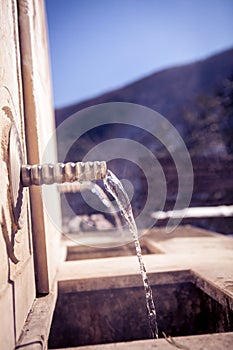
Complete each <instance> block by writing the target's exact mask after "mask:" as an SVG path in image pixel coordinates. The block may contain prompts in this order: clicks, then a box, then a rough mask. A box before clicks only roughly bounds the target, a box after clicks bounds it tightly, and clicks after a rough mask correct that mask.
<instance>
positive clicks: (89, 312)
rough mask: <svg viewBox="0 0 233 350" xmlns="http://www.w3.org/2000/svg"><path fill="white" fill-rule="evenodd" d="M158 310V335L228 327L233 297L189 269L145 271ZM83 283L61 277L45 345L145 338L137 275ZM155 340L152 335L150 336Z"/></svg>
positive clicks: (143, 307)
mask: <svg viewBox="0 0 233 350" xmlns="http://www.w3.org/2000/svg"><path fill="white" fill-rule="evenodd" d="M150 281H151V285H152V290H153V295H154V300H155V303H156V309H157V314H158V325H159V330H160V331H159V336H160V337H163V333H162V332H164V333H165V334H166V335H167V336H172V337H178V336H189V335H200V334H210V333H220V332H230V331H231V330H232V329H233V310H232V305H231V304H232V303H231V300H230V298H229V296H228V295H226V294H224V293H223V292H222V291H221V290H218V291H217V290H216V288H215V287H213V286H212V285H211V284H208V282H207V281H204V280H203V279H201V278H200V277H199V276H198V275H196V274H195V273H194V272H192V271H190V270H183V271H173V272H162V273H155V274H151V275H150ZM92 285H93V286H95V288H94V289H92V288H90V284H88V283H85V281H84V282H83V284H82V288H81V290H78V291H77V281H75V280H74V281H73V283H71V282H69V283H68V284H66V283H62V284H61V288H60V290H59V291H58V299H57V305H56V308H55V312H54V317H53V321H52V327H51V332H50V338H49V348H50V349H54V348H56V349H57V348H67V347H78V346H83V345H94V344H105V343H117V342H126V341H127V342H128V341H134V340H142V339H150V338H151V334H150V329H149V326H148V320H147V316H146V305H145V295H144V290H143V287H142V283H141V280H140V278H135V276H133V275H132V276H130V275H129V276H124V277H123V278H120V277H118V278H117V280H116V279H114V280H113V279H112V278H111V277H110V278H107V279H105V280H104V281H103V284H102V285H103V286H104V287H103V288H102V287H101V283H100V282H99V280H96V281H94V280H93V281H92ZM155 341H156V340H155Z"/></svg>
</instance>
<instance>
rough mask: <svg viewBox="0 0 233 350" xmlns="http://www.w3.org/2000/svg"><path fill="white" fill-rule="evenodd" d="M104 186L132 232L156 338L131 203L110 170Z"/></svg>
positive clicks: (150, 319)
mask: <svg viewBox="0 0 233 350" xmlns="http://www.w3.org/2000/svg"><path fill="white" fill-rule="evenodd" d="M103 181H104V186H105V188H106V189H107V191H108V192H109V193H110V194H111V195H112V196H113V197H114V199H115V200H116V202H117V204H118V206H119V208H120V211H121V214H122V216H123V218H124V219H125V221H126V222H127V224H128V226H129V230H130V231H131V232H132V234H133V240H134V244H135V248H136V253H137V257H138V261H139V265H140V271H141V275H142V281H143V285H144V289H145V293H146V306H147V313H148V319H149V324H150V328H151V331H152V335H153V337H154V338H158V325H157V319H156V310H155V305H154V301H153V296H152V290H151V287H150V284H149V280H148V277H147V274H146V269H145V265H144V262H143V259H142V252H141V247H140V243H139V239H138V230H137V226H136V223H135V220H134V217H133V212H132V208H131V204H130V201H129V198H128V196H127V193H126V192H125V190H124V188H123V186H122V184H121V182H120V180H118V178H117V177H116V176H115V175H114V174H113V173H112V172H111V171H110V170H108V171H107V174H106V176H105V178H104V179H103Z"/></svg>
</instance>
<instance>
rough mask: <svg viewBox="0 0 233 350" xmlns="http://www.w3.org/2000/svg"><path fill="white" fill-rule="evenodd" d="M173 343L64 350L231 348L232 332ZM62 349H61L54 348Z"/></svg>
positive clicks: (163, 340)
mask: <svg viewBox="0 0 233 350" xmlns="http://www.w3.org/2000/svg"><path fill="white" fill-rule="evenodd" d="M173 340H174V342H175V344H176V345H175V344H173V345H172V344H169V342H168V341H167V340H165V339H157V340H155V339H152V340H138V341H133V342H126V343H114V344H101V345H92V346H81V347H76V348H66V350H76V349H80V350H113V349H114V350H115V349H122V350H123V349H125V350H130V349H132V350H142V349H148V350H149V349H158V350H172V349H175V348H178V349H183V350H227V349H229V350H230V349H232V344H233V333H232V332H229V333H215V334H205V335H193V336H188V337H176V338H173ZM54 350H62V349H54Z"/></svg>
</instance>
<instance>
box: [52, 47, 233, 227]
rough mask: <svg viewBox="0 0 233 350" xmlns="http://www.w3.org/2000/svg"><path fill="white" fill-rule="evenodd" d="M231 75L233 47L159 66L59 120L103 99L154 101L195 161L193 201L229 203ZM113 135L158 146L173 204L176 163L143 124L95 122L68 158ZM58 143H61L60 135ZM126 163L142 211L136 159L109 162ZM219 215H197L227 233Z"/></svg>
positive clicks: (59, 113)
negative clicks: (167, 66) (211, 217)
mask: <svg viewBox="0 0 233 350" xmlns="http://www.w3.org/2000/svg"><path fill="white" fill-rule="evenodd" d="M232 79H233V49H230V50H227V51H224V52H222V53H219V54H216V55H214V56H211V57H209V58H207V59H205V60H202V61H198V62H194V63H190V64H187V65H183V66H179V67H174V68H170V69H166V70H162V71H160V72H156V73H154V74H152V75H150V76H148V77H145V78H143V79H141V80H138V81H136V82H134V83H132V84H129V85H127V86H125V87H122V88H120V89H117V90H114V91H111V92H109V93H105V94H103V95H101V96H99V97H96V98H93V99H89V100H87V101H83V102H82V103H78V104H74V105H71V106H67V107H64V108H61V109H59V110H56V123H57V125H59V124H60V123H61V122H62V121H63V120H65V119H66V118H67V117H69V116H71V115H72V114H74V113H75V112H77V111H79V110H82V109H84V108H86V107H89V106H93V105H96V104H100V103H106V102H131V103H136V104H140V105H144V106H147V107H150V108H151V109H154V110H156V111H158V112H159V113H161V114H162V115H163V116H164V117H166V118H167V119H168V120H169V121H170V122H171V123H172V124H173V125H174V126H175V127H176V128H177V130H178V131H179V132H180V134H181V136H182V137H183V139H184V141H185V143H186V146H187V147H188V150H189V152H190V154H191V157H192V160H193V165H194V193H193V198H192V201H191V206H192V205H193V206H197V205H200V206H203V205H206V206H207V205H220V204H231V203H233V189H232V185H231V181H230V180H229V174H232V173H233V165H232V163H233V162H232V155H233V143H232V140H233V80H232ZM71 132H72V131H71ZM67 137H69V136H67ZM115 137H129V138H131V139H132V138H133V139H134V140H135V141H138V142H140V143H142V144H143V145H145V146H146V147H147V148H149V149H150V150H151V151H152V152H155V154H156V157H158V158H159V161H160V163H161V164H162V166H163V170H164V173H165V174H166V177H167V184H168V198H169V199H168V200H167V202H166V209H171V208H172V207H173V205H174V201H175V198H176V186H177V185H176V184H177V178H176V175H175V173H176V170H175V168H174V164H173V163H172V162H171V160H170V158H169V154H168V153H167V152H166V150H164V149H161V146H160V145H159V144H156V142H155V141H154V140H153V139H152V138H151V137H150V135H149V134H148V133H145V132H143V131H142V130H137V128H136V129H135V128H133V127H131V126H128V127H127V126H125V125H123V126H122V125H115V126H114V125H111V128H110V129H109V128H108V127H106V126H104V127H99V128H96V129H94V130H92V131H90V132H88V133H86V134H85V135H83V136H82V137H81V138H80V139H79V140H78V141H77V142H76V143H75V144H74V145H73V146H72V148H71V149H70V150H69V152H68V154H67V158H66V160H72V161H78V160H82V158H83V157H84V156H85V154H86V153H87V152H88V151H89V150H90V149H91V148H92V147H93V146H95V145H96V144H98V143H99V142H102V141H104V140H106V139H109V138H115ZM59 147H63V143H62V141H61V142H60V143H59ZM125 167H128V171H127V174H128V175H127V176H128V179H129V180H130V181H131V182H132V183H133V185H134V186H136V188H140V190H139V191H138V196H137V197H136V198H134V203H133V206H134V209H135V210H136V211H139V212H140V208H142V207H143V203H145V196H146V194H145V188H144V180H143V179H141V178H140V176H137V178H135V172H136V171H137V170H136V169H135V168H134V167H133V166H132V164H128V165H124V164H123V163H122V165H121V164H120V163H119V162H114V161H112V162H111V169H112V170H113V171H115V172H116V174H118V175H121V174H122V173H125V171H124V168H125ZM230 177H231V176H230ZM68 197H69V196H68ZM71 197H72V196H70V200H71V202H72V203H71V206H72V207H73V208H75V211H76V212H77V213H78V214H79V213H83V212H85V211H86V212H90V210H91V209H90V208H86V209H85V206H83V202H82V198H81V197H78V196H76V199H71ZM72 198H73V197H72ZM78 198H79V199H78ZM77 208H78V209H77ZM216 220H217V223H216ZM216 220H212V221H213V222H214V223H210V220H201V221H200V220H199V221H198V220H196V221H195V224H197V225H201V226H202V227H206V228H211V229H212V230H217V231H220V232H223V233H232V231H233V220H232V219H227V220H224V219H221V220H220V219H219V220H220V221H219V220H218V219H216ZM212 221H211V222H212ZM191 223H193V222H191Z"/></svg>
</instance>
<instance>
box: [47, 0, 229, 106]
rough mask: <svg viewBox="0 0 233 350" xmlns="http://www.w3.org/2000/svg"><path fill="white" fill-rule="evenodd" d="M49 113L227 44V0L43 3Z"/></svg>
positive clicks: (58, 0) (70, 0) (64, 0)
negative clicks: (50, 91)
mask: <svg viewBox="0 0 233 350" xmlns="http://www.w3.org/2000/svg"><path fill="white" fill-rule="evenodd" d="M46 10H47V20H48V32H49V44H50V58H51V68H52V80H53V93H54V103H55V106H56V107H61V106H65V105H68V104H71V103H75V102H78V101H81V100H84V99H87V98H89V97H93V96H97V95H99V94H101V93H103V92H106V91H109V90H111V89H113V88H117V87H121V86H123V85H125V84H127V83H130V82H133V81H135V80H136V79H139V78H141V77H143V76H145V75H149V74H151V73H153V72H156V71H158V70H160V69H163V68H167V67H171V66H174V65H179V64H183V63H188V62H192V61H195V60H198V59H202V58H205V57H208V56H210V55H211V54H214V53H217V52H220V51H222V50H224V49H227V48H230V47H232V46H233V1H232V0H46Z"/></svg>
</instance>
